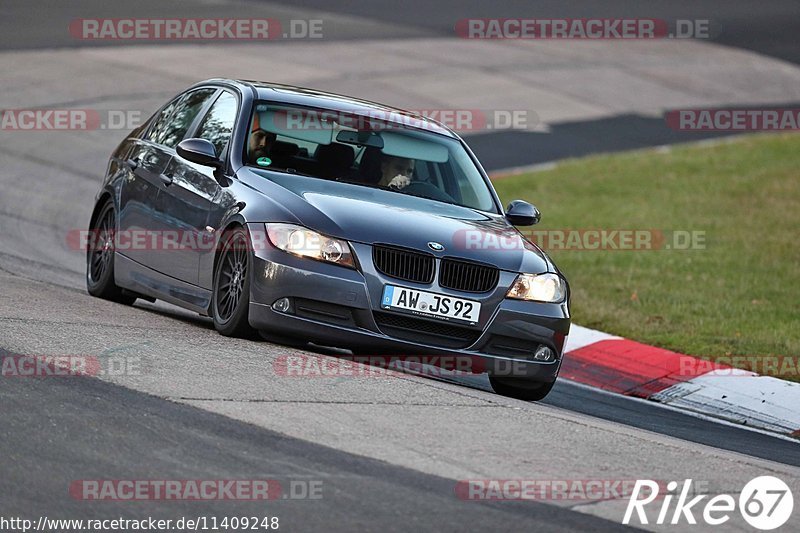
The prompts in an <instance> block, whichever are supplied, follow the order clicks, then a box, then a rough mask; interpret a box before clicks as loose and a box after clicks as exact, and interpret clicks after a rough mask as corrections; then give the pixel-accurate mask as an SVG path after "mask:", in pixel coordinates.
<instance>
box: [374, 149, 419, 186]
mask: <svg viewBox="0 0 800 533" xmlns="http://www.w3.org/2000/svg"><path fill="white" fill-rule="evenodd" d="M413 174H414V160H413V159H407V158H405V157H396V156H393V155H386V154H382V156H381V179H380V181H379V182H378V185H381V186H383V187H391V188H393V189H403V188H405V187H408V185H409V184H410V183H411V176H412V175H413Z"/></svg>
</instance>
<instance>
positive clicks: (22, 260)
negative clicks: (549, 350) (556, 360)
mask: <svg viewBox="0 0 800 533" xmlns="http://www.w3.org/2000/svg"><path fill="white" fill-rule="evenodd" d="M688 4H689V3H687V5H688ZM691 4H692V5H695V6H696V5H699V4H698V3H691ZM104 5H106V4H104V3H97V4H88V3H87V4H86V7H85V8H84V9H85V10H88V12H87V14H83V13H81V11H80V9H78V8H75V7H74V6H73V7H71V8H69V9H68V8H66V7H63V6H65V4H62V3H52V4H51V5H49V7H48V8H47V9H46V10H45V12H46V13H47V14H48V16H47V17H44V18H42V17H41V16H40V15H39V14H36V13H32V12H30V11H25V13H27V15H26V16H28V17H29V18H28V19H27V21H22V22H20V24H19V25H18V27H23V26H25V25H27V26H28V27H29V28H32V30H31V31H29V32H21V33H24V35H28V36H29V37H28V38H29V42H27V43H26V42H25V40H24V38H23V37H24V35H22V34H21V33H19V32H18V33H16V34H15V33H13V32H11V33H9V32H2V34H3V41H2V43H3V44H2V46H3V47H4V48H6V49H8V48H12V47H14V46H12V45H13V44H15V43H16V44H17V45H24V47H27V48H30V47H36V48H42V47H45V48H46V47H61V46H74V43H73V42H67V43H65V42H62V41H59V39H61V37H59V38H55V37H48V36H54V35H58V34H59V32H57V31H53V30H54V27H53V26H51V24H55V25H59V24H62V22H63V20H62V18H63V17H68V18H71V17H75V16H89V14H91V16H96V17H97V16H104V14H103V12H102V10H103V9H104V8H103V7H102V6H104ZM142 5H144V6H147V4H143V3H140V4H139V6H142ZM205 5H208V6H210V7H209V8H208V9H209V13H211V12H218V9H219V6H215V4H214V3H208V4H205ZM286 5H287V4H284V6H286ZM303 5H304V6H308V5H309V4H308V3H304V4H303ZM407 5H408V6H409V7H408V10H407V11H404V12H405V13H412V14H410V15H404V16H407V17H409V18H408V19H407V20H399V19H398V18H397V17H396V16H392V17H390V18H388V19H387V18H386V17H387V15H386V10H379V9H373V8H370V7H369V6H365V5H361V4H359V5H358V6H356V5H355V4H340V7H338V8H336V9H337V10H339V11H340V12H341V13H342V14H343V15H351V14H352V12H353V11H354V10H356V11H357V12H358V13H359V14H360V15H362V16H364V17H366V18H369V19H371V20H378V21H382V22H384V23H385V24H384V25H383V26H380V28H383V30H381V31H385V30H386V27H387V26H392V27H395V28H399V29H397V30H396V31H397V32H398V33H397V35H395V36H400V37H402V36H405V35H407V36H408V37H414V36H419V35H426V34H429V33H434V34H435V33H437V32H443V31H445V30H446V27H447V24H449V23H448V22H447V17H446V16H445V15H446V13H448V11H444V9H449V10H451V11H450V12H452V11H453V10H455V12H459V11H462V12H466V11H467V9H466V8H465V7H463V4H459V6H462V7H459V8H458V9H456V8H452V6H450V7H448V6H446V4H441V6H444V7H441V10H442V11H438V10H439V9H440V7H439V6H440V4H437V5H436V7H431V5H429V4H425V3H422V2H420V3H419V4H416V3H415V4H407ZM509 5H511V4H509ZM620 5H623V4H620ZM625 5H627V4H625ZM786 5H788V3H787V4H779V3H775V4H770V6H773V7H770V8H766V7H764V8H763V9H759V13H760V15H759V16H762V15H763V18H764V22H763V23H759V24H756V26H757V27H759V28H761V27H762V26H763V25H764V24H766V25H767V26H769V24H775V25H776V27H777V28H778V29H777V30H776V31H775V32H774V33H775V36H774V37H775V43H773V44H772V45H771V46H772V48H770V50H771V52H768V51H765V50H759V51H761V52H764V53H774V54H776V55H779V54H784V55H783V56H782V57H784V58H785V59H790V60H796V56H792V54H794V53H795V52H793V51H792V50H788V51H787V49H786V48H785V46H784V45H785V44H786V43H785V42H784V41H781V40H780V37H781V35H786V33H785V32H783V30H781V28H788V30H786V31H787V32H788V31H790V30H791V31H794V29H793V26H792V24H795V23H796V19H797V17H794V18H791V17H789V16H788V14H790V13H789V12H788V11H785V10H783V11H781V9H788V8H785V7H781V6H786ZM792 5H796V4H792ZM176 6H177V4H171V3H168V2H153V3H152V4H151V5H150V7H151V8H152V9H157V10H159V11H158V12H159V13H162V15H161V16H178V15H180V13H182V11H181V9H180V6H177V7H176ZM730 6H732V7H730ZM730 6H729V7H727V8H726V10H727V12H728V13H729V14H730V13H734V12H735V10H734V8H735V7H736V6H739V7H740V8H741V9H744V7H742V6H744V4H738V3H737V4H730ZM511 7H513V8H514V9H512V10H511V11H513V13H512V12H511V11H509V13H508V14H507V16H512V15H513V14H514V13H517V12H518V11H519V10H520V9H521V8H520V7H519V6H516V7H515V6H513V5H511ZM523 7H524V6H523ZM790 7H791V6H790ZM325 8H326V9H327V10H328V11H330V10H331V8H330V7H329V6H325ZM4 9H8V10H10V11H11V12H12V13H17V12H16V11H14V10H15V9H18V8H17V7H16V4H15V3H13V2H10V3H8V4H6V5H4ZM196 9H199V8H196ZM287 9H289V11H287V13H292V11H291V9H293V8H292V6H289V7H288V8H287ZM497 9H498V10H499V11H492V14H491V15H490V16H504V12H503V9H505V8H497ZM687 9H688V8H687ZM431 10H433V11H431ZM114 12H115V11H114V10H109V11H108V13H109V15H105V16H113V13H114ZM303 13H307V11H303ZM626 14H627V12H626ZM568 15H569V14H563V13H562V14H561V16H568ZM194 16H203V14H202V13H195V14H194ZM229 16H236V14H230V15H229ZM242 16H244V15H242ZM465 16H480V15H477V14H476V13H472V12H470V13H469V15H465ZM584 16H587V15H584ZM650 16H657V15H652V14H651V15H650ZM679 16H682V15H679ZM693 16H700V15H693ZM731 16H733V15H731ZM59 17H62V18H59ZM708 18H713V17H711V16H709V17H708ZM734 19H735V20H739V18H736V17H734ZM3 20H9V18H6V17H3ZM17 20H18V19H17ZM343 20H344V19H343ZM348 20H349V19H346V20H344V22H343V27H344V28H345V29H347V28H349V29H347V31H344V30H343V34H342V37H341V38H343V39H344V38H355V36H357V35H360V34H359V33H358V32H357V31H356V30H357V29H358V28H362V29H363V27H364V26H363V25H362V24H353V23H352V21H350V22H348ZM409 20H410V21H416V24H412V23H411V22H409ZM50 21H56V22H50ZM406 23H407V24H406ZM348 24H353V25H352V26H349V25H348ZM781 24H782V25H781ZM58 28H59V31H61V30H63V25H62V26H58ZM376 31H378V30H376ZM347 32H352V34H347ZM796 34H797V33H795V35H796ZM743 35H744V36H747V35H749V34H748V33H747V32H743ZM755 35H758V33H757V32H756V33H755ZM15 36H16V38H15ZM744 36H743V37H742V38H741V39H740V44H741V45H742V46H745V47H748V46H754V44H752V43H749V40H748V39H746V38H745V37H744ZM48 39H50V40H48ZM752 40H753V41H759V40H758V39H752ZM9 41H13V42H12V43H11V44H9ZM755 44H758V45H763V46H765V44H764V43H763V42H760V41H759V42H756V43H755ZM767 44H769V43H767ZM792 57H794V59H792ZM53 88H54V89H55V88H56V87H53ZM630 119H631V120H641V119H639V118H636V117H631V118H630ZM619 120H620V121H621V122H617V123H614V124H613V127H614V129H623V130H624V129H625V122H624V121H625V120H626V119H625V118H624V117H623V118H621V119H619ZM576 127H577V126H576ZM593 127H597V128H603V127H605V126H604V125H602V124H594V125H593ZM497 135H501V134H493V135H492V136H488V135H487V138H489V139H496V138H497ZM564 135H565V136H564V137H562V138H557V137H547V139H543V140H544V141H545V142H551V143H552V150H551V151H553V152H559V151H561V152H564V153H568V154H570V155H574V154H571V153H570V152H569V149H568V148H566V147H565V144H568V143H567V142H566V140H567V139H569V138H570V136H572V137H574V136H576V135H580V133H579V132H578V133H576V132H566V133H565V134H564ZM478 137H479V136H478ZM594 137H595V138H596V135H595V136H594ZM473 138H475V136H473ZM473 138H471V140H470V144H473V145H474V141H473V140H472V139H473ZM93 140H94V143H93V147H92V148H87V146H86V145H85V144H81V145H80V146H78V147H77V150H76V153H75V155H74V156H73V157H74V158H73V159H69V158H67V157H64V156H63V155H61V156H59V157H54V156H50V155H49V154H48V150H44V149H42V150H36V149H33V150H31V151H28V152H26V151H20V149H19V146H18V145H16V144H13V143H11V144H4V146H2V147H0V157H2V161H3V171H2V172H1V173H0V187H1V188H2V190H3V191H4V192H3V193H2V194H1V195H0V287H2V289H0V331H2V333H0V348H2V349H4V350H5V351H4V352H3V355H15V354H52V355H57V354H89V355H94V356H98V357H104V356H106V355H108V354H109V353H122V354H128V355H133V356H135V357H136V358H137V361H139V362H141V368H142V370H141V372H139V373H131V374H130V375H122V376H104V377H102V378H75V377H70V378H66V377H64V378H57V377H53V378H47V379H25V378H16V379H4V380H3V382H2V384H0V385H1V386H0V413H2V420H3V426H4V427H3V431H2V433H0V450H2V454H0V472H1V473H2V476H0V494H2V501H1V502H0V516H5V517H9V516H26V517H29V518H35V517H37V516H39V515H47V516H50V517H60V518H89V517H91V518H103V517H116V516H123V517H130V518H143V517H145V516H148V515H149V516H156V517H158V518H176V517H180V516H233V515H240V516H241V515H249V516H252V515H259V516H260V515H266V514H269V515H276V516H279V517H280V519H281V524H282V526H284V528H285V530H289V531H310V530H320V531H321V530H328V531H351V530H354V529H363V530H386V531H394V530H401V529H402V530H407V529H414V530H430V531H434V530H435V531H455V530H464V529H466V528H474V529H475V530H485V531H490V530H498V531H513V530H521V529H536V530H539V529H541V530H543V531H551V530H552V531H559V530H564V531H576V530H582V531H589V530H591V531H606V530H618V529H620V528H621V526H620V525H619V521H620V518H621V509H624V502H600V503H597V502H595V503H592V504H589V505H585V504H584V505H581V504H580V502H579V503H574V502H572V503H570V502H567V504H565V503H564V502H546V503H539V502H464V501H462V500H460V499H458V498H456V497H455V495H454V486H455V482H456V480H458V479H468V478H479V479H485V478H500V479H510V478H540V479H541V478H543V477H544V478H546V479H592V478H600V477H603V478H604V479H608V478H613V479H631V478H642V477H650V478H652V479H684V478H685V477H693V478H695V479H705V480H707V481H708V482H709V485H710V488H711V492H733V491H735V490H737V489H740V488H741V486H742V484H743V483H744V482H745V481H747V480H749V479H750V478H752V477H754V475H759V474H762V473H773V474H774V475H778V476H779V477H782V478H783V479H784V480H785V481H786V482H787V483H789V484H790V486H792V487H793V488H795V489H800V469H798V467H800V446H798V445H797V442H796V441H790V440H787V439H781V438H777V437H774V436H771V435H766V434H763V433H758V432H754V431H749V430H746V429H743V428H739V427H735V426H731V425H727V424H721V423H717V422H713V421H709V420H707V419H702V418H697V417H694V416H690V415H687V414H684V413H680V412H677V411H674V410H671V409H667V408H664V407H661V406H658V405H656V404H651V403H648V402H644V401H639V400H633V399H629V398H624V397H619V396H615V395H610V394H606V393H603V392H599V391H595V390H592V389H588V388H585V387H582V386H578V385H575V384H572V383H569V382H566V381H561V382H559V384H558V385H557V386H556V388H555V389H554V390H553V392H552V393H551V395H550V396H549V397H548V398H547V400H546V401H544V402H541V404H528V403H524V402H518V401H515V400H508V399H503V398H500V397H497V396H495V395H493V394H492V393H491V392H488V384H487V382H486V380H485V379H483V378H476V379H471V380H455V381H451V382H447V381H441V380H434V379H430V378H420V377H416V376H406V375H399V376H392V377H387V378H385V379H383V378H382V379H375V378H364V379H338V380H325V379H320V380H316V381H314V380H308V381H304V380H296V379H295V380H292V379H290V378H285V377H283V378H282V377H281V376H278V375H276V373H275V372H274V371H273V370H274V366H272V365H273V364H274V361H275V359H276V358H277V357H280V356H282V355H286V354H289V353H295V350H294V349H291V348H288V347H283V346H278V345H272V344H270V343H267V342H255V341H244V340H232V339H225V338H222V337H220V336H218V335H216V333H215V332H214V331H213V329H212V328H211V327H210V324H209V321H208V320H207V319H202V318H199V317H196V316H194V315H192V314H191V313H187V312H184V311H181V310H178V309H176V308H174V307H171V306H168V305H164V304H160V303H159V304H155V305H152V304H147V303H143V304H142V303H140V304H137V306H135V307H134V308H124V307H122V306H118V305H116V304H111V303H108V302H102V301H99V300H96V299H93V298H90V297H89V296H88V295H86V294H85V292H84V291H83V289H82V257H81V254H79V253H76V252H75V251H74V250H69V249H65V247H64V246H63V234H62V233H61V232H63V231H64V229H65V228H73V227H80V226H81V224H82V223H85V222H84V221H85V220H86V219H88V215H89V212H90V210H91V201H92V197H93V194H94V192H95V190H96V187H97V185H98V181H99V173H98V172H95V170H96V169H98V168H102V165H101V164H100V163H101V162H102V160H103V159H104V158H105V157H106V155H107V153H108V151H110V149H111V147H113V145H114V143H115V142H116V141H115V140H114V139H103V140H100V139H98V138H94V139H93ZM48 142H50V141H48ZM57 142H58V143H60V146H59V147H58V150H55V152H56V153H58V154H64V153H69V150H70V143H71V142H74V140H73V139H72V138H62V139H59V140H57ZM491 142H494V141H490V144H489V145H488V146H489V148H487V151H488V150H489V149H490V148H491ZM504 142H511V141H509V139H505V140H504ZM630 142H635V141H630ZM34 143H35V141H34ZM659 143H660V142H659ZM43 146H44V143H43ZM50 148H52V147H50ZM617 148H618V146H616V145H614V144H613V143H609V146H607V147H604V150H606V149H607V150H614V149H617ZM90 150H91V152H90ZM478 150H479V149H478ZM479 151H480V150H479ZM87 153H91V156H90V157H88V158H86V157H84V156H86V154H87ZM548 153H549V152H548ZM87 159H88V160H89V162H90V163H91V165H88V168H90V169H91V170H85V169H84V168H83V165H84V163H85V162H86V160H87ZM542 160H549V159H548V154H546V153H545V154H543V155H542ZM526 162H527V161H522V162H516V161H508V160H504V159H502V158H501V157H498V161H497V163H492V164H490V165H487V166H489V167H493V168H503V167H508V166H515V165H516V164H520V163H526ZM317 351H320V350H317ZM321 352H322V353H331V352H326V351H325V350H321ZM261 478H269V479H278V480H279V481H282V482H283V483H282V485H283V484H286V483H289V482H290V481H291V480H295V481H297V480H321V481H322V482H323V484H324V491H323V497H322V498H321V499H318V500H301V501H293V500H278V501H275V502H270V503H268V504H267V505H263V504H260V503H259V504H254V503H250V502H214V503H209V502H203V503H198V502H172V501H166V502H165V501H148V502H138V503H133V504H132V503H129V502H87V501H80V500H76V499H74V498H71V497H70V496H69V494H68V492H67V487H68V486H69V484H70V483H71V482H72V481H74V480H79V479H261ZM795 494H798V492H797V490H796V491H795ZM794 527H796V526H794ZM789 529H791V524H790V528H789Z"/></svg>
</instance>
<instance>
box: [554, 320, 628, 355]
mask: <svg viewBox="0 0 800 533" xmlns="http://www.w3.org/2000/svg"><path fill="white" fill-rule="evenodd" d="M621 338H622V337H616V336H614V335H609V334H608V333H603V332H602V331H597V330H595V329H589V328H585V327H583V326H578V325H575V324H572V326H570V329H569V337H567V343H566V346H565V348H564V352H571V351H573V350H577V349H578V348H583V347H584V346H589V345H590V344H594V343H596V342H600V341H605V340H611V339H621Z"/></svg>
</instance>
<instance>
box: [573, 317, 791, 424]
mask: <svg viewBox="0 0 800 533" xmlns="http://www.w3.org/2000/svg"><path fill="white" fill-rule="evenodd" d="M565 352H566V355H565V356H564V362H563V364H562V366H561V373H560V377H562V378H566V379H569V380H572V381H577V382H579V383H583V384H585V385H589V386H592V387H597V388H600V389H603V390H607V391H610V392H616V393H619V394H624V395H626V396H635V397H637V398H645V399H648V400H653V401H656V402H660V403H664V404H667V405H670V406H673V407H677V408H679V409H685V410H688V411H693V412H696V413H701V414H704V415H707V416H711V417H714V418H720V419H723V420H727V421H729V422H735V423H739V424H744V425H746V426H750V427H754V428H759V429H763V430H767V431H772V432H776V433H781V434H788V435H791V436H793V437H800V383H794V382H790V381H784V380H782V379H777V378H773V377H769V376H761V375H758V374H755V373H753V372H749V371H745V370H739V369H734V368H731V367H729V366H726V365H720V364H715V363H709V362H708V361H704V360H701V359H698V358H696V357H692V356H689V355H684V354H680V353H676V352H672V351H669V350H664V349H662V348H656V347H653V346H648V345H646V344H641V343H638V342H635V341H632V340H629V339H623V338H622V337H615V336H613V335H609V334H607V333H603V332H601V331H596V330H592V329H589V328H584V327H581V326H576V325H573V326H572V328H571V330H570V334H569V338H568V339H567V346H566V350H565Z"/></svg>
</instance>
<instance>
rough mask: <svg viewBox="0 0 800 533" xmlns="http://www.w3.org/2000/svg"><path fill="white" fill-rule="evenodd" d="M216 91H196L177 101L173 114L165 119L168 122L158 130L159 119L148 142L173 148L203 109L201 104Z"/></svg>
mask: <svg viewBox="0 0 800 533" xmlns="http://www.w3.org/2000/svg"><path fill="white" fill-rule="evenodd" d="M216 91H217V90H216V89H198V90H196V91H192V92H190V93H188V94H186V95H184V96H183V97H182V98H181V99H180V100H179V101H178V103H177V105H176V106H175V111H174V113H172V115H171V116H170V118H169V119H167V120H168V122H166V123H165V124H164V127H163V128H158V126H159V125H160V124H161V121H162V119H161V118H159V124H157V127H156V129H154V130H153V134H151V135H150V140H151V141H153V142H155V143H158V144H163V145H164V146H168V147H170V148H174V147H175V146H176V145H177V144H178V143H179V142H181V141H182V140H183V136H184V135H186V131H187V130H188V129H189V126H191V125H192V121H193V120H194V118H195V117H196V116H197V114H198V113H199V112H200V110H201V109H203V104H205V103H206V100H208V99H209V98H211V95H213V94H214V93H215V92H216ZM167 107H169V106H167ZM164 111H167V109H166V108H165V109H164Z"/></svg>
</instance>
